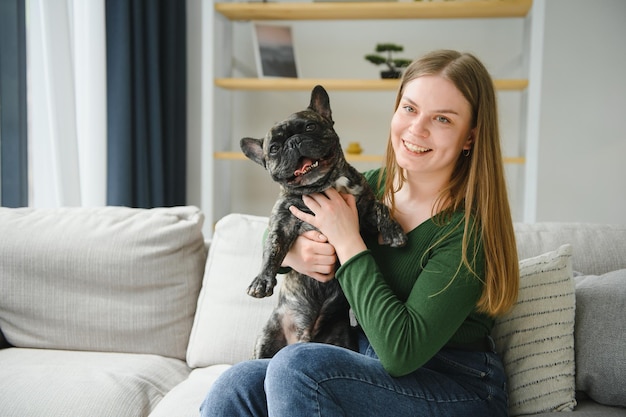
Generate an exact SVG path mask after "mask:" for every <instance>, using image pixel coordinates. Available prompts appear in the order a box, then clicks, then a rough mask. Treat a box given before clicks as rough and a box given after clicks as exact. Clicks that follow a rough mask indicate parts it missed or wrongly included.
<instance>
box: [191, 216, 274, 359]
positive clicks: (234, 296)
mask: <svg viewBox="0 0 626 417" xmlns="http://www.w3.org/2000/svg"><path fill="white" fill-rule="evenodd" d="M267 221H268V219H267V217H258V216H250V215H244V214H229V215H227V216H225V217H223V218H222V219H220V220H219V221H218V222H217V224H216V226H215V232H214V234H213V239H212V240H211V247H210V249H209V255H208V257H207V263H206V267H205V270H204V280H203V282H202V290H201V291H200V297H199V299H198V308H197V310H196V318H195V320H194V324H193V329H192V331H191V337H190V339H189V347H188V350H187V363H188V364H189V366H191V367H194V368H195V367H202V366H209V365H215V364H234V363H236V362H240V361H242V360H246V359H250V358H251V357H252V352H253V349H254V342H255V340H256V337H257V335H258V333H259V331H260V330H261V328H262V327H263V325H264V324H265V322H266V321H267V319H268V318H269V316H270V314H271V311H272V309H273V308H274V306H275V305H276V303H277V297H276V296H273V297H267V298H263V299H257V298H253V297H251V296H249V295H248V294H247V293H246V289H247V288H248V285H250V283H251V282H252V279H253V278H254V277H255V276H256V275H257V274H258V273H259V270H260V268H261V256H262V252H263V234H264V232H265V230H266V229H267ZM279 283H280V280H279ZM279 287H280V285H279V286H277V287H276V289H275V290H274V294H276V293H277V292H278V288H279ZM233 306H236V307H233Z"/></svg>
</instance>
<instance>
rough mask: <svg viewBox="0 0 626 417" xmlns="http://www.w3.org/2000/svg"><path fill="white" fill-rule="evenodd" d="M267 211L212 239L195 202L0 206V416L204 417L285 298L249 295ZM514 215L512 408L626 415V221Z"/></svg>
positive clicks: (508, 320)
mask: <svg viewBox="0 0 626 417" xmlns="http://www.w3.org/2000/svg"><path fill="white" fill-rule="evenodd" d="M266 224H267V219H266V218H264V217H255V216H248V215H240V214H232V215H229V216H226V217H225V218H223V219H222V220H220V221H219V222H218V224H217V225H216V229H215V233H214V235H213V239H212V240H211V243H210V250H208V251H207V248H208V247H209V245H208V243H207V242H205V239H204V237H203V235H202V232H201V231H202V226H203V215H202V213H201V212H200V211H199V210H198V209H197V208H195V207H174V208H159V209H152V210H141V209H130V208H122V207H103V208H63V209H6V208H0V237H1V238H0V330H1V331H2V336H0V345H1V346H2V348H3V349H0V415H2V416H3V417H13V416H16V417H29V416H41V415H45V416H52V417H54V416H68V415H72V416H89V417H94V416H101V417H105V416H115V417H120V416H128V417H130V416H152V417H155V416H156V417H160V416H167V417H179V416H180V417H186V416H197V415H198V406H199V404H200V402H201V401H202V399H203V397H204V394H205V393H206V391H207V390H208V388H209V386H210V385H211V383H212V382H213V381H214V380H215V378H216V377H217V376H218V375H219V374H220V373H221V372H223V371H224V369H226V368H227V367H228V366H229V364H232V363H235V362H237V361H241V360H245V359H247V358H249V356H250V353H251V350H252V346H253V341H254V338H255V336H256V333H257V332H258V330H259V329H260V327H261V326H262V324H263V323H264V322H265V320H266V318H267V317H268V315H269V311H270V310H271V308H272V306H273V305H274V302H275V299H274V298H268V299H264V300H257V299H253V298H251V297H248V296H247V295H246V294H245V289H246V287H247V285H248V283H249V282H250V280H251V279H252V277H253V276H254V275H255V274H256V272H257V269H258V267H259V262H260V253H261V244H262V242H261V240H262V234H263V232H264V230H265V227H266ZM516 228H517V230H516V233H517V236H518V245H519V251H520V255H521V258H524V261H522V264H521V265H522V268H521V269H522V273H521V277H520V282H521V287H522V291H521V293H520V303H519V304H518V306H516V308H515V309H514V310H513V311H512V312H511V313H510V314H509V315H508V316H507V317H503V318H501V319H500V320H499V322H498V325H497V328H496V330H495V332H494V336H495V338H496V342H497V345H498V347H499V349H501V352H502V354H503V357H504V359H505V363H506V367H507V373H509V385H510V391H511V399H512V401H511V414H512V415H521V414H528V413H537V412H540V411H542V410H544V411H548V409H551V408H557V409H563V410H568V409H572V408H574V409H575V411H574V412H575V413H578V415H580V416H626V409H624V408H620V407H610V406H609V405H621V406H625V405H626V399H625V397H626V394H625V393H626V388H625V384H626V371H625V367H626V353H625V352H626V350H624V349H623V346H624V345H626V327H625V326H626V324H625V321H624V320H618V319H616V318H617V317H623V314H624V311H625V310H624V309H625V308H626V275H625V272H624V270H625V269H626V225H622V226H610V225H590V224H547V223H546V224H533V225H526V224H519V225H516ZM566 244H571V246H569V245H566ZM207 255H208V256H207ZM539 255H541V256H539ZM592 274H595V276H592ZM574 275H576V277H574ZM575 303H576V304H575ZM575 388H576V389H577V390H578V391H579V392H578V393H577V394H576V398H575V391H574V390H575ZM583 391H584V393H583ZM583 397H584V398H585V399H583ZM576 402H577V403H578V405H577V406H575V404H576ZM574 406H575V407H574ZM546 407H547V408H546ZM546 415H547V414H546Z"/></svg>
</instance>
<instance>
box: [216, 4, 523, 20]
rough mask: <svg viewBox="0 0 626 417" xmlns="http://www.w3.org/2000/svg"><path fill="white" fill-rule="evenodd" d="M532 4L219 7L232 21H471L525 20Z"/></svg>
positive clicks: (261, 5) (234, 5)
mask: <svg viewBox="0 0 626 417" xmlns="http://www.w3.org/2000/svg"><path fill="white" fill-rule="evenodd" d="M531 6H532V0H476V1H447V2H422V1H414V2H344V3H341V2H337V3H327V2H321V3H288V2H286V3H216V4H215V10H216V11H217V12H219V13H221V14H222V15H224V16H225V17H226V18H228V19H230V20H364V19H468V18H504V17H524V16H526V15H527V14H528V11H529V10H530V7H531Z"/></svg>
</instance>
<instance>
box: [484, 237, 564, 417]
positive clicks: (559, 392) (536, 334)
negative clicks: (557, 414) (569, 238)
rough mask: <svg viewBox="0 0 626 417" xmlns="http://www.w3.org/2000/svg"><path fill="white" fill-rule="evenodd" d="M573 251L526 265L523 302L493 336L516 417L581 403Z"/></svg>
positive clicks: (523, 267)
mask: <svg viewBox="0 0 626 417" xmlns="http://www.w3.org/2000/svg"><path fill="white" fill-rule="evenodd" d="M571 258H572V247H571V245H563V246H561V247H560V248H559V249H557V250H556V251H553V252H548V253H545V254H543V255H540V256H537V257H534V258H529V259H524V260H522V261H520V291H519V298H518V301H517V304H516V305H515V306H514V307H513V309H512V310H511V311H510V312H509V313H508V314H506V315H505V316H502V317H499V318H498V319H497V320H496V325H495V327H494V330H493V337H494V339H495V342H496V347H497V349H498V351H499V352H500V354H501V355H502V359H503V361H504V369H505V370H506V374H507V377H508V385H509V386H508V388H509V413H510V415H511V416H519V415H525V414H534V413H540V412H549V411H571V410H573V409H574V407H575V405H576V400H575V398H574V395H575V376H574V371H575V364H574V357H575V355H574V315H575V303H576V299H575V286H574V279H573V273H572V260H571Z"/></svg>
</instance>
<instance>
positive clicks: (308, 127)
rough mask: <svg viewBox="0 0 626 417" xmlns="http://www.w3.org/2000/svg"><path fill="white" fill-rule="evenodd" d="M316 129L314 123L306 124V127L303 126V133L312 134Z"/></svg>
mask: <svg viewBox="0 0 626 417" xmlns="http://www.w3.org/2000/svg"><path fill="white" fill-rule="evenodd" d="M316 128H317V125H316V124H315V123H307V125H306V126H304V131H305V132H313V131H314V130H315V129H316Z"/></svg>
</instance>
